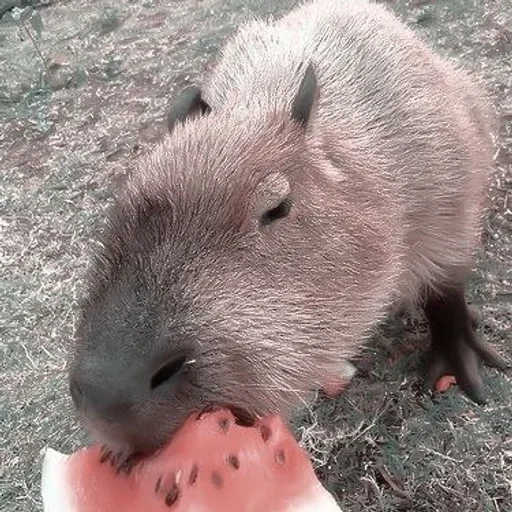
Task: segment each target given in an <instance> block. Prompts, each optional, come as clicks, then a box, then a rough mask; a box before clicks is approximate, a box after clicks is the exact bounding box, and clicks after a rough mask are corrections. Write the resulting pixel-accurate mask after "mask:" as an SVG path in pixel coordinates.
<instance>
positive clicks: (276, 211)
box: [260, 198, 292, 226]
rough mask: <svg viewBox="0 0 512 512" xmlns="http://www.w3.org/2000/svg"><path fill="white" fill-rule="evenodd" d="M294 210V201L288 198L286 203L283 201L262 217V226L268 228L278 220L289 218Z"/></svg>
mask: <svg viewBox="0 0 512 512" xmlns="http://www.w3.org/2000/svg"><path fill="white" fill-rule="evenodd" d="M291 209H292V200H291V199H290V198H286V199H285V200H284V201H281V202H280V203H279V204H278V205H277V206H276V207H275V208H272V209H271V210H268V211H266V212H265V213H264V214H263V215H262V216H261V219H260V221H261V224H262V225H263V226H268V225H269V224H272V222H275V221H276V220H279V219H282V218H284V217H287V216H288V214H289V213H290V210H291Z"/></svg>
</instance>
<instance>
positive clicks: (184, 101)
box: [167, 85, 212, 133]
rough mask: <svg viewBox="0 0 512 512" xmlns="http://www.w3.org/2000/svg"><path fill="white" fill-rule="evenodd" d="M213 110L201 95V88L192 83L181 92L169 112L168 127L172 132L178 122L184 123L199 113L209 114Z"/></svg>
mask: <svg viewBox="0 0 512 512" xmlns="http://www.w3.org/2000/svg"><path fill="white" fill-rule="evenodd" d="M211 110H212V109H211V107H210V105H208V103H206V101H205V100H204V99H203V98H202V97H201V89H200V88H199V87H197V86H196V85H191V86H190V87H187V88H186V89H183V91H181V92H180V93H179V95H178V97H177V98H176V101H175V102H174V104H173V105H172V107H171V110H170V111H169V113H168V114H167V129H168V131H169V133H171V132H172V130H173V129H174V125H175V124H176V123H178V122H181V123H182V122H184V121H185V119H187V118H189V117H191V116H194V115H197V114H208V113H209V112H211Z"/></svg>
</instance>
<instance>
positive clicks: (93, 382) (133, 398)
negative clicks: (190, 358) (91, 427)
mask: <svg viewBox="0 0 512 512" xmlns="http://www.w3.org/2000/svg"><path fill="white" fill-rule="evenodd" d="M185 362H186V358H185V357H171V358H170V359H168V360H167V361H166V362H165V363H164V364H157V365H154V366H153V365H151V364H150V365H145V364H142V362H140V361H139V364H135V363H134V364H133V365H131V366H124V365H123V366H119V365H116V364H109V365H107V366H106V367H103V368H101V369H99V368H98V365H97V364H96V365H94V369H93V370H89V371H88V370H85V369H84V366H80V367H75V369H74V370H73V371H72V372H71V374H70V384H69V391H70V394H71V398H72V399H73V403H74V404H75V407H76V408H77V409H78V410H79V411H80V412H81V413H82V414H84V415H85V416H88V417H91V419H93V418H96V419H102V420H105V421H108V422H112V421H114V422H119V421H127V420H129V419H130V418H132V419H133V417H135V416H137V415H140V413H138V412H137V411H139V410H143V409H145V408H146V406H147V404H149V403H151V402H153V401H155V400H156V401H159V402H161V401H165V399H166V398H168V397H169V396H173V394H174V388H175V386H176V384H177V380H178V379H179V376H180V374H181V370H182V368H183V366H184V364H185ZM77 368H80V369H77ZM134 415H135V416H134Z"/></svg>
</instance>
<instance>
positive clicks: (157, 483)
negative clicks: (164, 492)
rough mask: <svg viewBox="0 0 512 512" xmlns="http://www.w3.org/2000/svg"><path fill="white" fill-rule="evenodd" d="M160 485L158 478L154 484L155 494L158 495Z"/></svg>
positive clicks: (160, 480) (160, 479)
mask: <svg viewBox="0 0 512 512" xmlns="http://www.w3.org/2000/svg"><path fill="white" fill-rule="evenodd" d="M161 485H162V477H161V476H159V477H158V480H157V481H156V484H155V494H156V493H158V491H159V490H160V486H161Z"/></svg>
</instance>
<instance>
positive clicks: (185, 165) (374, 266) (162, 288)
mask: <svg viewBox="0 0 512 512" xmlns="http://www.w3.org/2000/svg"><path fill="white" fill-rule="evenodd" d="M308 66H312V68H313V69H314V73H315V76H316V81H317V84H318V86H317V88H316V91H315V97H314V102H313V106H312V111H311V115H310V118H309V119H308V121H307V123H305V126H303V125H301V124H300V123H298V122H296V119H293V117H292V116H291V115H290V112H291V111H292V109H293V102H294V99H295V98H296V95H297V91H298V89H299V87H300V85H301V81H302V80H303V77H304V75H305V73H306V70H307V68H308ZM201 94H202V98H204V102H205V103H204V104H206V105H208V106H209V107H210V108H211V111H208V112H206V111H203V113H202V114H201V115H197V116H192V117H190V118H187V119H185V120H184V122H180V123H176V124H175V125H174V126H173V128H172V133H171V134H170V135H169V136H168V137H166V139H165V140H164V141H163V142H162V143H161V144H160V145H159V146H158V147H156V148H155V150H154V151H153V152H152V153H151V154H150V155H149V156H147V157H146V158H144V159H143V161H142V162H141V164H140V169H139V171H138V172H137V173H135V174H133V175H132V176H131V177H130V179H129V180H128V183H127V184H126V186H125V187H124V189H123V190H122V191H121V192H120V193H119V196H118V198H117V201H116V205H115V206H114V208H113V209H112V211H111V212H110V216H109V221H108V225H107V228H106V230H105V233H104V235H103V239H102V243H103V248H102V250H101V251H100V252H99V253H98V255H97V257H96V258H95V261H94V262H93V265H92V268H91V274H90V283H89V295H88V297H87V299H86V301H85V302H84V304H83V308H82V311H83V315H82V318H81V319H80V323H79V326H78V331H77V341H76V351H75V357H74V360H73V364H72V375H73V381H74V382H75V383H76V382H80V385H79V386H78V385H77V388H76V389H75V390H74V396H75V400H76V401H77V402H79V403H80V405H81V414H82V416H83V418H84V421H85V422H86V423H87V424H88V426H89V428H91V429H92V430H93V432H94V433H95V434H96V436H97V437H98V438H99V439H100V440H102V441H104V442H106V443H108V444H110V445H112V446H114V447H115V448H116V449H120V450H128V451H133V450H135V451H151V450H153V449H155V448H156V447H158V446H159V445H160V444H161V443H162V442H163V441H164V440H165V439H166V437H167V436H168V435H169V433H170V432H171V431H173V430H174V429H175V428H176V427H177V426H178V425H180V424H181V423H182V422H183V420H184V418H185V416H186V415H188V414H189V413H190V412H191V411H193V410H197V409H201V408H203V407H205V406H207V405H208V404H220V405H229V406H232V407H234V408H237V409H240V410H243V411H245V412H246V413H249V414H251V415H264V414H267V413H271V412H279V413H281V414H283V415H284V416H285V417H289V416H291V415H292V414H293V412H294V411H295V410H296V408H297V407H298V406H300V405H301V404H303V403H305V402H307V400H309V398H310V396H311V392H312V391H313V390H315V389H317V388H319V387H321V386H322V385H323V384H324V383H325V382H326V380H328V379H330V378H336V377H337V376H338V375H339V373H340V371H341V368H343V364H344V361H346V360H348V359H350V358H351V357H353V356H354V355H356V354H357V352H358V351H359V350H360V349H361V347H362V346H363V343H364V341H365V339H367V338H368V335H369V333H370V332H371V328H372V326H374V325H375V324H376V322H378V321H379V320H380V319H382V318H383V317H384V316H385V315H386V312H387V310H388V308H389V306H390V305H392V304H393V303H396V302H397V301H399V302H403V301H409V302H413V303H414V302H416V301H418V300H421V299H422V298H423V294H424V292H425V290H429V291H433V290H438V289H441V288H443V287H444V286H447V285H450V284H451V283H452V282H454V283H459V282H461V281H462V282H463V280H464V278H465V276H466V274H467V272H468V270H469V269H470V267H471V265H472V264H473V261H474V257H475V252H476V249H477V247H478V243H479V237H480V231H481V222H482V214H483V210H484V201H485V197H486V189H487V186H488V177H489V173H490V171H491V169H492V140H491V133H492V129H493V122H492V116H491V115H490V108H489V107H488V104H487V101H486V99H485V95H484V94H483V92H482V91H481V90H480V88H479V87H478V86H477V85H476V83H475V81H474V80H470V79H469V78H468V76H467V75H466V74H465V73H464V72H462V71H460V70H458V69H456V68H455V67H454V66H453V65H452V64H451V63H448V62H447V61H445V60H442V59H441V58H439V57H438V56H436V55H435V54H434V53H433V52H432V51H431V50H430V49H429V48H428V47H427V46H426V45H425V44H424V43H423V42H422V41H421V40H420V39H419V38H418V37H417V36H416V35H415V34H414V33H413V32H412V31H411V30H410V29H408V28H406V27H405V26H404V25H403V24H402V23H401V22H399V21H398V20H397V18H395V16H394V15H393V14H392V13H391V12H389V11H388V10H387V8H385V7H383V6H381V5H377V4H373V3H367V2H366V1H361V0H357V1H355V0H354V1H349V0H345V1H343V0H317V1H312V2H310V3H307V4H304V5H303V6H301V7H299V8H298V9H296V10H294V11H292V12H291V13H290V14H288V15H287V16H285V17H283V18H281V19H279V20H277V21H272V20H270V21H267V22H265V21H253V22H250V23H248V24H247V25H245V26H243V27H242V28H240V30H239V31H238V33H237V34H235V35H234V36H233V37H232V38H231V39H230V40H229V41H228V43H227V44H226V46H225V47H224V49H223V50H222V53H221V55H220V57H219V59H218V62H217V64H216V66H215V67H214V69H213V70H212V72H211V74H210V76H209V77H208V78H207V79H206V80H205V82H204V84H203V86H202V88H201ZM194 98H195V99H194V101H196V103H197V101H198V97H197V96H195V97H194ZM201 101H203V100H201ZM203 110H204V109H203ZM283 201H288V202H287V203H286V204H288V205H291V208H290V209H289V212H286V214H284V215H279V216H278V218H277V219H275V220H274V221H273V222H269V223H265V222H262V218H264V216H265V215H266V214H267V213H268V212H269V211H270V212H273V211H274V212H275V211H277V210H275V209H276V208H280V207H281V206H280V205H282V204H284V203H283ZM281 217H282V218H281ZM162 368H163V370H162ZM159 372H160V373H159ZM162 372H163V373H162ZM155 376H158V377H156V380H155ZM160 377H161V378H160ZM152 379H153V380H152ZM152 382H153V384H151V383H152ZM84 396H85V398H84ZM91 397H92V398H91ZM88 399H90V400H89V401H88ZM113 404H115V407H114V406H113Z"/></svg>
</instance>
